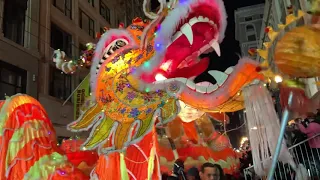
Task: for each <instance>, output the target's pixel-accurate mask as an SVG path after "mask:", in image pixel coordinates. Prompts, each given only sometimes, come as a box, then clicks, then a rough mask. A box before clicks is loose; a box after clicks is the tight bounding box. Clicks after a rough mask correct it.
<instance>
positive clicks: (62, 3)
mask: <svg viewBox="0 0 320 180" xmlns="http://www.w3.org/2000/svg"><path fill="white" fill-rule="evenodd" d="M53 5H54V6H55V7H56V8H58V9H59V10H60V11H61V12H63V13H64V15H66V16H68V17H69V18H70V19H72V13H71V12H72V0H53Z"/></svg>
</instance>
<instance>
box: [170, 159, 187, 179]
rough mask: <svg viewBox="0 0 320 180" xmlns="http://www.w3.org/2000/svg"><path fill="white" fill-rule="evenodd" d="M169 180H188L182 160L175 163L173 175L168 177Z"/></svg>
mask: <svg viewBox="0 0 320 180" xmlns="http://www.w3.org/2000/svg"><path fill="white" fill-rule="evenodd" d="M168 180H186V175H185V173H184V162H183V161H182V160H181V159H177V160H176V161H175V162H174V164H173V171H172V175H171V176H169V177H168Z"/></svg>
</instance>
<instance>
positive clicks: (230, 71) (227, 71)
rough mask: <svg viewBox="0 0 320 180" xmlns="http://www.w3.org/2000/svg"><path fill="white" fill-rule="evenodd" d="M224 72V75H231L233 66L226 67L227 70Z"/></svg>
mask: <svg viewBox="0 0 320 180" xmlns="http://www.w3.org/2000/svg"><path fill="white" fill-rule="evenodd" d="M224 72H225V73H226V74H231V73H232V72H233V66H230V67H228V69H226V70H225V71H224Z"/></svg>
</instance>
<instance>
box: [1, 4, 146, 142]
mask: <svg viewBox="0 0 320 180" xmlns="http://www.w3.org/2000/svg"><path fill="white" fill-rule="evenodd" d="M125 2H126V1H125V0H119V1H112V0H0V73H1V79H0V99H4V96H5V95H13V94H16V93H26V94H28V95H31V96H33V97H35V98H37V99H38V100H39V101H40V103H41V104H42V105H43V106H44V108H45V109H46V110H47V112H48V115H49V117H50V119H51V121H52V122H53V124H54V126H55V128H56V131H57V134H58V135H59V136H63V137H70V136H71V135H72V134H71V133H70V132H68V131H66V129H65V125H66V124H68V123H69V122H71V121H73V120H74V116H73V104H72V101H73V100H72V98H71V100H69V101H68V102H67V103H66V105H64V106H62V103H63V102H64V101H65V100H66V99H67V98H68V97H69V96H70V95H71V93H72V91H73V90H74V89H75V88H76V87H77V86H78V84H79V83H80V82H81V81H82V79H83V78H84V77H85V76H86V75H87V74H88V72H89V70H88V69H81V70H80V71H79V72H77V73H75V74H73V75H67V74H62V73H61V71H60V70H58V69H56V68H55V64H54V63H53V62H52V54H53V50H54V49H61V50H63V51H65V52H66V55H67V56H68V57H67V58H69V59H72V58H78V57H79V54H80V52H81V51H82V50H84V49H85V44H86V43H87V42H95V34H96V32H99V31H102V29H103V27H115V28H117V27H118V25H119V23H120V22H125V21H126V19H130V21H131V19H133V16H134V15H139V14H141V12H139V11H138V9H136V7H135V6H133V5H134V4H135V3H134V2H132V4H133V5H132V6H127V5H126V3H125ZM124 8H127V9H130V8H134V9H135V12H134V11H132V10H131V9H130V11H132V12H134V13H131V14H130V15H128V14H126V12H127V10H124ZM141 11H142V8H141ZM129 23H130V22H128V24H129Z"/></svg>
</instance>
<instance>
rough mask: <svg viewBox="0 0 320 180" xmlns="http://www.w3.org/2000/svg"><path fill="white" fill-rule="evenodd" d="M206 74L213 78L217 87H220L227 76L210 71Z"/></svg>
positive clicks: (219, 72)
mask: <svg viewBox="0 0 320 180" xmlns="http://www.w3.org/2000/svg"><path fill="white" fill-rule="evenodd" d="M208 73H209V74H210V75H211V76H212V77H214V78H215V80H216V81H217V84H218V85H219V86H221V85H222V84H223V83H224V82H225V81H226V80H227V78H228V75H227V74H226V73H224V72H221V71H217V70H211V71H208Z"/></svg>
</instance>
